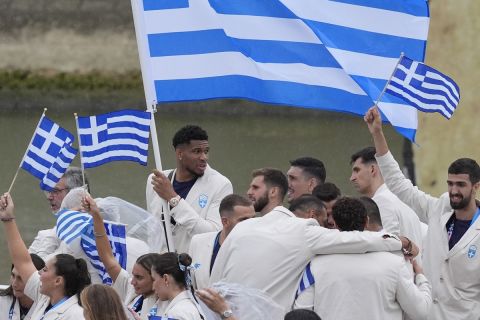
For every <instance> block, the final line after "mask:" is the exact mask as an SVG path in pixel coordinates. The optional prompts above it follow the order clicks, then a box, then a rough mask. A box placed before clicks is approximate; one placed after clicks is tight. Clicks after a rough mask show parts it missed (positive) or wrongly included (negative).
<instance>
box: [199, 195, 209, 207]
mask: <svg viewBox="0 0 480 320" xmlns="http://www.w3.org/2000/svg"><path fill="white" fill-rule="evenodd" d="M207 202H208V196H207V195H206V194H201V195H200V196H199V197H198V205H199V206H200V208H202V209H203V208H205V207H206V206H207Z"/></svg>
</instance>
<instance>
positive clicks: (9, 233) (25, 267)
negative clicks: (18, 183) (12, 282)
mask: <svg viewBox="0 0 480 320" xmlns="http://www.w3.org/2000/svg"><path fill="white" fill-rule="evenodd" d="M0 219H1V221H2V223H3V227H4V230H5V236H6V238H7V245H8V251H9V253H10V257H11V258H12V262H13V265H14V266H15V269H17V271H18V273H19V274H20V276H21V277H22V279H24V281H27V280H28V279H29V278H30V276H31V275H32V274H33V273H34V272H37V269H36V268H35V265H34V264H33V262H32V258H31V257H30V254H29V253H28V250H27V247H26V246H25V242H23V239H22V236H21V235H20V232H19V231H18V227H17V224H16V222H15V215H14V205H13V200H12V197H11V196H10V194H9V193H5V194H4V195H3V196H2V197H1V200H0Z"/></svg>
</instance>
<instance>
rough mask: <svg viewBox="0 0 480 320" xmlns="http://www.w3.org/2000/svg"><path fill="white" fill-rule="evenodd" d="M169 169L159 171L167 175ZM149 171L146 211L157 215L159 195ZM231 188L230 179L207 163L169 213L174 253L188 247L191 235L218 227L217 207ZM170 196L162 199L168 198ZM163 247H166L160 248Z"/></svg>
mask: <svg viewBox="0 0 480 320" xmlns="http://www.w3.org/2000/svg"><path fill="white" fill-rule="evenodd" d="M171 171H172V170H166V171H164V172H163V173H164V174H165V175H166V176H167V177H168V174H169V173H170V172H171ZM152 176H153V174H151V175H150V176H149V177H148V179H147V188H146V196H147V211H149V212H151V213H152V214H158V215H160V214H161V212H162V203H161V199H160V197H159V196H158V195H157V193H156V192H155V191H154V190H153V186H152V183H151V181H152ZM232 192H233V188H232V184H231V182H230V180H228V179H227V178H226V177H224V176H223V175H222V174H220V173H219V172H218V171H216V170H214V169H212V168H211V167H210V166H207V169H206V170H205V173H204V174H203V176H201V177H199V178H198V179H197V181H195V184H194V185H193V187H192V189H191V190H190V192H189V193H188V195H187V198H186V199H185V200H183V199H182V200H180V202H179V204H178V205H177V206H176V207H175V208H173V209H172V210H171V211H170V213H171V215H172V217H173V218H174V219H175V221H176V225H175V226H173V225H172V234H173V242H174V245H175V250H176V251H177V252H178V253H184V252H187V251H188V248H189V246H190V241H191V239H192V237H193V236H194V235H196V234H199V233H205V232H211V231H220V230H221V229H222V223H221V220H220V213H219V211H218V208H219V206H220V202H221V201H222V199H223V198H224V197H225V196H227V195H229V194H231V193H232ZM168 200H170V199H166V201H168ZM162 251H166V247H165V248H162V250H160V252H162Z"/></svg>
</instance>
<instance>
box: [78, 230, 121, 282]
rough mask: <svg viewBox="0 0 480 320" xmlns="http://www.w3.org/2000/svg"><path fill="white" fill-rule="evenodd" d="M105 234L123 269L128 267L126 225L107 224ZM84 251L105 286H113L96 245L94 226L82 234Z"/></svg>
mask: <svg viewBox="0 0 480 320" xmlns="http://www.w3.org/2000/svg"><path fill="white" fill-rule="evenodd" d="M105 232H106V233H107V237H108V240H109V241H110V246H111V247H112V253H113V256H114V257H115V259H116V260H117V261H118V263H119V264H120V266H121V267H122V269H126V267H127V240H126V228H125V225H120V224H114V223H113V222H105ZM80 244H81V246H82V249H83V251H84V252H85V254H86V255H87V257H88V258H89V260H90V263H91V264H92V265H93V266H94V268H95V269H97V271H98V274H99V275H100V278H102V281H103V283H104V284H108V285H111V284H112V279H111V278H110V276H109V275H108V273H107V270H106V269H105V266H104V265H103V263H102V261H100V257H99V255H98V251H97V246H96V244H95V234H94V232H93V225H90V226H89V227H88V228H87V229H86V230H85V232H84V233H83V234H82V240H81V242H80Z"/></svg>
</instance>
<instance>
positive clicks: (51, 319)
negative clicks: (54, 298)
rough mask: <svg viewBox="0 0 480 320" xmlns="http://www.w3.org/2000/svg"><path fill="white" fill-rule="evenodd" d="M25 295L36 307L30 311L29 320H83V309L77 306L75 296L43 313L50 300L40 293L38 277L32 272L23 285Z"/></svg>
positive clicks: (36, 273)
mask: <svg viewBox="0 0 480 320" xmlns="http://www.w3.org/2000/svg"><path fill="white" fill-rule="evenodd" d="M24 292H25V294H26V295H27V296H28V297H30V299H32V300H33V301H35V303H36V305H35V307H34V309H33V311H32V310H30V311H31V318H30V319H31V320H40V319H41V320H83V319H85V318H84V317H83V309H82V307H80V305H79V304H78V299H77V295H74V296H72V297H70V298H68V300H66V301H65V302H64V303H62V304H60V305H59V306H57V307H55V308H53V309H50V310H49V311H48V312H47V313H45V309H46V308H47V307H48V305H49V304H50V298H49V297H47V296H45V295H43V294H41V293H40V275H39V274H38V272H34V273H33V274H32V275H31V276H30V278H28V281H27V284H26V285H25V290H24Z"/></svg>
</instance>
